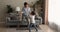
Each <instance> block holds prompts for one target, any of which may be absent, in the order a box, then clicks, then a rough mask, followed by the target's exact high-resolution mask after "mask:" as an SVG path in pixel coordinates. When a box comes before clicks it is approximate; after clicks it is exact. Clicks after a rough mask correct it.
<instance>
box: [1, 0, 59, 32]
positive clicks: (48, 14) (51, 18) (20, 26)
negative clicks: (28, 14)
mask: <svg viewBox="0 0 60 32" xmlns="http://www.w3.org/2000/svg"><path fill="white" fill-rule="evenodd" d="M24 2H28V3H29V6H30V8H31V10H35V12H36V14H37V17H35V22H36V26H37V28H38V32H60V23H59V20H60V19H59V18H60V15H58V14H59V8H60V7H59V0H58V1H57V0H0V31H1V32H29V31H28V30H29V29H28V22H27V21H26V19H23V21H22V14H21V13H22V8H23V6H24ZM56 15H57V16H56ZM32 27H33V26H32ZM32 32H35V29H34V28H32Z"/></svg>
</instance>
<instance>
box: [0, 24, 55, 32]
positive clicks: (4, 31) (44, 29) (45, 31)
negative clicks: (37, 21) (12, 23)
mask: <svg viewBox="0 0 60 32" xmlns="http://www.w3.org/2000/svg"><path fill="white" fill-rule="evenodd" d="M40 28H41V29H40V30H38V31H39V32H56V31H55V30H52V29H51V28H49V27H48V26H47V25H40ZM34 31H35V30H32V32H34ZM0 32H29V30H17V29H16V28H2V27H0Z"/></svg>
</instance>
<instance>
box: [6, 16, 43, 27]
mask: <svg viewBox="0 0 60 32" xmlns="http://www.w3.org/2000/svg"><path fill="white" fill-rule="evenodd" d="M16 17H17V16H16ZM16 17H13V19H11V17H10V16H9V17H6V26H11V25H18V23H19V25H28V22H27V21H25V20H24V21H20V20H19V19H17V18H16ZM35 21H36V24H37V25H40V24H42V18H41V17H36V18H35Z"/></svg>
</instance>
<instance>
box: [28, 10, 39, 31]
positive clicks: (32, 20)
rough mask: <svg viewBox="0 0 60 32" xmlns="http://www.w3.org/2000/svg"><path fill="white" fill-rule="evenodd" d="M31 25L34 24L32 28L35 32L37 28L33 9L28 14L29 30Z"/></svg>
mask: <svg viewBox="0 0 60 32" xmlns="http://www.w3.org/2000/svg"><path fill="white" fill-rule="evenodd" d="M32 26H34V28H35V29H36V32H37V31H38V29H37V27H36V22H35V12H34V11H32V12H31V14H30V24H29V32H31V28H32Z"/></svg>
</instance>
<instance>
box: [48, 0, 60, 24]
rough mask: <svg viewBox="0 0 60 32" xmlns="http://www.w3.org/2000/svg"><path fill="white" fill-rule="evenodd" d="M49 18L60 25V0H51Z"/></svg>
mask: <svg viewBox="0 0 60 32" xmlns="http://www.w3.org/2000/svg"><path fill="white" fill-rule="evenodd" d="M48 20H49V22H54V23H56V24H57V25H60V0H49V3H48Z"/></svg>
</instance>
